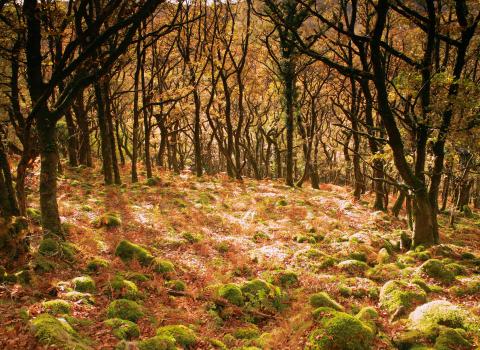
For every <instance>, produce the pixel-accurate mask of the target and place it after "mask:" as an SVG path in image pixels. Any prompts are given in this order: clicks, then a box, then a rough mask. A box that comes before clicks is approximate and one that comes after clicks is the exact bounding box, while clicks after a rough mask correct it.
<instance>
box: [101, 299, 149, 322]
mask: <svg viewBox="0 0 480 350" xmlns="http://www.w3.org/2000/svg"><path fill="white" fill-rule="evenodd" d="M107 316H108V317H109V318H121V319H123V320H128V321H132V322H137V321H138V319H139V318H141V317H142V316H143V311H142V307H141V306H140V305H138V304H137V303H136V302H134V301H132V300H127V299H118V300H114V301H112V302H111V303H110V304H109V305H108V308H107Z"/></svg>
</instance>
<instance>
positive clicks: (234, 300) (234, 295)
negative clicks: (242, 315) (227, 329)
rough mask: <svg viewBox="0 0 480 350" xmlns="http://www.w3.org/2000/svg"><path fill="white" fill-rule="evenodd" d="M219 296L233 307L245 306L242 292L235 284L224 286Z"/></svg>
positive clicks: (220, 289) (219, 291) (219, 290)
mask: <svg viewBox="0 0 480 350" xmlns="http://www.w3.org/2000/svg"><path fill="white" fill-rule="evenodd" d="M218 295H219V296H220V297H221V298H224V299H226V300H227V301H228V302H229V303H231V304H233V305H237V306H243V304H244V302H245V300H244V297H243V293H242V290H241V289H240V288H239V287H238V286H237V285H235V284H225V285H222V286H221V287H220V288H219V289H218Z"/></svg>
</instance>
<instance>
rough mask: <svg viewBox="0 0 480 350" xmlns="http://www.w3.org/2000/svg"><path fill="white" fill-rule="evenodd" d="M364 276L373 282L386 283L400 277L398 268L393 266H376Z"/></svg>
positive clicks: (392, 264)
mask: <svg viewBox="0 0 480 350" xmlns="http://www.w3.org/2000/svg"><path fill="white" fill-rule="evenodd" d="M365 276H366V277H368V278H370V279H371V280H374V281H381V282H383V281H388V280H391V279H392V278H397V277H399V276H400V269H399V267H398V266H397V265H396V264H394V263H391V264H378V265H376V266H374V267H372V268H371V269H369V270H367V272H365Z"/></svg>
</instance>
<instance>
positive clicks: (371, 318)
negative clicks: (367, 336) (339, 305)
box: [355, 306, 378, 333]
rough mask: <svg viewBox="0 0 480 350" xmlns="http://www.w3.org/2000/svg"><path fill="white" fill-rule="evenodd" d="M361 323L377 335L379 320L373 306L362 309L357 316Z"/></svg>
mask: <svg viewBox="0 0 480 350" xmlns="http://www.w3.org/2000/svg"><path fill="white" fill-rule="evenodd" d="M355 317H356V318H358V319H359V320H360V321H362V322H363V323H365V324H366V325H368V326H369V327H370V329H371V330H372V331H373V332H374V333H376V331H377V320H378V312H377V310H375V309H374V308H373V307H371V306H366V307H364V308H362V309H361V310H360V311H359V312H358V313H357V314H356V315H355Z"/></svg>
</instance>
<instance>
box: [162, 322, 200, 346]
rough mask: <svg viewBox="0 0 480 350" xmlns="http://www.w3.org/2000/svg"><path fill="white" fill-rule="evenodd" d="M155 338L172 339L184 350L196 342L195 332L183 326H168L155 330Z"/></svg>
mask: <svg viewBox="0 0 480 350" xmlns="http://www.w3.org/2000/svg"><path fill="white" fill-rule="evenodd" d="M157 336H170V337H173V338H174V339H175V341H176V343H177V344H178V345H180V346H182V347H183V348H185V349H188V348H192V347H193V346H194V345H195V344H196V343H197V341H198V339H197V336H196V335H195V332H194V331H193V330H191V329H190V328H188V327H186V326H184V325H170V326H164V327H160V328H158V329H157Z"/></svg>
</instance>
